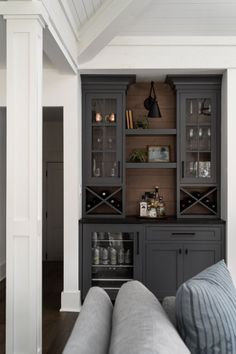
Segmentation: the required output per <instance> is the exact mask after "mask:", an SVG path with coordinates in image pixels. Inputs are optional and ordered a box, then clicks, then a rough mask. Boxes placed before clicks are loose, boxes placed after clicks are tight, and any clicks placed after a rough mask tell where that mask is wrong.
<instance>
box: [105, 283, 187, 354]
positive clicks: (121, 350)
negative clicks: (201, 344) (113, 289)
mask: <svg viewBox="0 0 236 354" xmlns="http://www.w3.org/2000/svg"><path fill="white" fill-rule="evenodd" d="M175 353H176V354H189V353H190V352H189V350H188V349H187V347H186V346H185V344H184V342H183V341H182V339H181V338H180V336H179V335H178V333H177V331H176V329H175V327H174V326H173V325H172V323H171V322H170V321H169V319H168V317H167V315H166V313H165V311H164V310H163V308H162V306H161V304H160V303H159V301H158V300H157V299H156V297H155V296H154V295H153V294H152V293H151V292H150V291H149V290H148V289H147V288H146V287H145V286H144V285H142V284H141V283H140V282H138V281H130V282H128V283H126V284H124V285H122V287H121V289H120V290H119V293H118V295H117V298H116V302H115V306H114V311H113V317H112V334H111V343H110V350H109V354H175Z"/></svg>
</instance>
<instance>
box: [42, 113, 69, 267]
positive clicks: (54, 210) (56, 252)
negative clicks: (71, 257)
mask: <svg viewBox="0 0 236 354" xmlns="http://www.w3.org/2000/svg"><path fill="white" fill-rule="evenodd" d="M63 199H64V198H63V108H62V107H44V108H43V260H44V261H57V262H58V261H59V262H62V261H63Z"/></svg>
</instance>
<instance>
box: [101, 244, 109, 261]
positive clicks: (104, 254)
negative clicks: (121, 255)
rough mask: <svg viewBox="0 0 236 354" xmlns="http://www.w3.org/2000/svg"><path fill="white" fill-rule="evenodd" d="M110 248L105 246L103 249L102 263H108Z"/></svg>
mask: <svg viewBox="0 0 236 354" xmlns="http://www.w3.org/2000/svg"><path fill="white" fill-rule="evenodd" d="M108 260H109V258H108V249H107V248H105V247H104V248H103V249H102V264H103V265H107V264H108Z"/></svg>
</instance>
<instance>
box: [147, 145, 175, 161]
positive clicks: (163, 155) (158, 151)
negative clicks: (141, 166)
mask: <svg viewBox="0 0 236 354" xmlns="http://www.w3.org/2000/svg"><path fill="white" fill-rule="evenodd" d="M148 162H170V146H169V145H149V146H148Z"/></svg>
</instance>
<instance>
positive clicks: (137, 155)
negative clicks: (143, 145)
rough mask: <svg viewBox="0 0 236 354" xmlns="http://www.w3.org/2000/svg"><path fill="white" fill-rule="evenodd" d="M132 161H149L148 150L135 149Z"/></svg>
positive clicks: (130, 158) (131, 156) (131, 157)
mask: <svg viewBox="0 0 236 354" xmlns="http://www.w3.org/2000/svg"><path fill="white" fill-rule="evenodd" d="M129 161H130V162H137V163H138V162H146V161H147V151H146V150H144V149H135V150H133V152H132V153H131V155H130V157H129Z"/></svg>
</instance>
